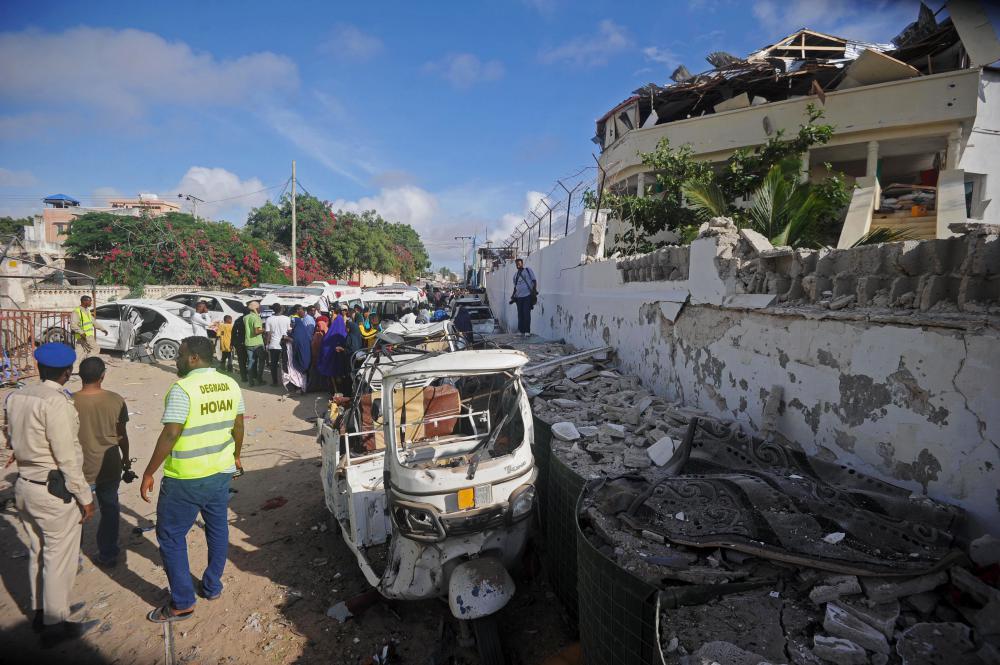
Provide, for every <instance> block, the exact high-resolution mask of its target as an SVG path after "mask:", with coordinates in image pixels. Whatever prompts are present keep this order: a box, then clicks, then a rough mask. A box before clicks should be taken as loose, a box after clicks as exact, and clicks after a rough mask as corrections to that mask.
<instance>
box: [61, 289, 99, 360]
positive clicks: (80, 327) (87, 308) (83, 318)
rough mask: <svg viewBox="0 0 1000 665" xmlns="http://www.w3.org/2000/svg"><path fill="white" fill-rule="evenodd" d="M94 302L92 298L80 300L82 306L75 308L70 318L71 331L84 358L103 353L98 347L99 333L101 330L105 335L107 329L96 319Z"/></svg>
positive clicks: (84, 297) (86, 297)
mask: <svg viewBox="0 0 1000 665" xmlns="http://www.w3.org/2000/svg"><path fill="white" fill-rule="evenodd" d="M93 306H94V301H93V300H92V299H91V297H90V296H83V297H82V298H80V306H79V307H74V308H73V311H72V313H70V317H69V329H70V330H71V331H72V333H73V340H74V342H75V344H76V346H77V348H78V349H79V351H80V355H82V356H83V357H84V358H89V357H90V356H96V355H99V354H100V353H101V349H100V347H98V346H97V331H98V330H100V331H101V332H102V333H104V334H105V335H107V334H108V331H107V329H106V328H105V327H104V326H102V325H101V324H100V323H98V322H97V320H96V319H95V318H94V312H93V310H92V309H91V307H93Z"/></svg>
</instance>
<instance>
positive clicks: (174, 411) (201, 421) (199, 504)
mask: <svg viewBox="0 0 1000 665" xmlns="http://www.w3.org/2000/svg"><path fill="white" fill-rule="evenodd" d="M214 355H215V349H214V347H213V345H212V340H210V339H209V338H207V337H188V338H186V339H185V340H184V341H183V342H181V348H180V352H179V353H178V354H177V374H178V375H179V376H180V377H181V378H180V379H179V380H178V381H177V382H176V383H174V385H173V386H171V387H170V390H169V392H167V396H166V400H165V402H166V404H165V407H164V412H163V418H162V422H163V431H162V432H160V438H159V439H157V441H156V447H155V449H154V450H153V456H152V457H151V458H150V460H149V465H148V466H147V467H146V471H145V472H143V474H142V484H141V485H140V487H139V493H140V494H141V495H142V499H143V501H146V502H147V503H148V502H149V493H150V492H151V491H152V489H153V474H154V473H156V470H157V469H159V468H160V465H161V464H163V483H162V485H161V486H160V496H159V499H158V500H157V504H156V539H157V541H158V542H159V543H160V556H161V557H162V558H163V567H164V568H165V569H166V571H167V581H168V583H169V584H170V602H169V603H167V604H166V605H164V606H162V607H157V608H156V609H154V610H152V611H151V612H150V613H149V614H148V615H146V616H147V618H148V619H149V620H150V621H153V622H155V623H167V622H173V621H181V620H183V619H187V618H190V617H191V615H192V614H194V604H195V589H194V585H193V584H192V582H191V571H190V566H189V564H188V556H187V533H188V531H190V530H191V527H192V526H193V525H194V521H195V518H196V517H197V516H198V513H201V516H202V518H204V520H205V537H206V539H207V540H208V566H207V567H206V568H205V572H204V573H203V574H202V576H201V583H200V585H199V587H200V588H199V589H198V595H200V596H201V597H202V598H206V599H208V600H215V599H216V598H218V597H219V596H220V595H222V571H223V569H224V568H225V566H226V555H227V552H228V549H229V522H228V520H227V519H226V511H227V507H228V504H229V481H230V479H231V478H232V475H233V474H234V473H236V472H240V473H242V471H243V467H242V465H241V464H240V450H241V449H242V447H243V412H244V410H245V409H244V405H243V394H242V393H241V392H240V387H239V384H238V383H237V382H236V380H235V379H232V378H230V377H229V376H227V375H225V374H222V373H221V372H218V371H216V369H215V368H214V367H213V360H214Z"/></svg>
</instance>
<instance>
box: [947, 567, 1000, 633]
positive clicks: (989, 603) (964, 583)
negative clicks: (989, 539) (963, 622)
mask: <svg viewBox="0 0 1000 665" xmlns="http://www.w3.org/2000/svg"><path fill="white" fill-rule="evenodd" d="M951 583H952V584H953V585H954V586H955V587H956V588H957V589H959V590H960V591H962V592H963V593H965V594H968V595H969V596H970V597H971V598H972V600H973V601H975V603H976V604H977V605H979V607H978V608H970V607H966V606H965V605H958V606H957V609H958V611H959V612H961V613H962V615H963V616H964V617H965V618H966V619H967V620H968V621H969V623H971V624H972V627H973V628H975V629H976V631H977V632H979V633H981V634H983V635H1000V589H995V588H993V587H991V586H990V585H988V584H986V583H985V582H983V581H982V580H980V579H979V578H977V577H976V576H975V575H973V574H972V573H970V572H969V571H967V570H965V569H964V568H959V567H957V566H956V567H954V568H952V569H951Z"/></svg>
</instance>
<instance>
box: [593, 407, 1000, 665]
mask: <svg viewBox="0 0 1000 665" xmlns="http://www.w3.org/2000/svg"><path fill="white" fill-rule="evenodd" d="M685 434H686V436H685V438H684V439H683V440H682V441H681V443H680V445H679V447H678V448H677V451H676V452H675V459H673V460H671V461H669V462H668V463H667V464H666V465H664V467H662V468H661V467H650V468H647V469H641V470H631V472H630V473H628V474H625V475H619V476H617V477H616V476H614V475H613V474H609V475H608V476H607V480H606V481H604V482H603V483H600V484H599V485H598V486H597V487H596V488H594V489H591V490H589V491H588V492H587V493H586V494H585V500H584V504H583V511H582V513H581V516H580V519H581V526H582V527H583V529H584V533H585V534H586V535H587V537H588V539H589V540H590V542H591V544H592V545H593V546H594V547H595V548H597V549H598V550H599V551H600V552H601V553H602V554H604V555H605V556H606V557H607V558H608V559H610V560H611V561H614V562H615V563H617V565H619V566H620V567H622V568H624V569H625V570H628V571H629V572H630V573H631V574H633V575H635V576H636V577H638V578H640V579H642V580H643V581H645V582H646V583H647V584H649V585H650V586H652V587H654V588H656V589H659V590H660V607H661V611H660V616H659V622H660V624H659V630H658V634H659V635H660V649H661V652H662V653H663V657H664V661H665V662H667V663H683V664H692V665H693V664H696V663H703V662H713V661H714V662H719V663H746V664H748V665H758V664H759V663H764V662H766V663H795V664H796V665H819V664H821V663H837V664H853V663H857V664H865V663H872V664H885V663H902V664H904V665H921V664H924V663H938V662H941V663H943V662H946V661H945V658H947V659H948V660H949V661H952V660H953V661H954V662H957V663H968V664H969V665H972V664H973V663H984V664H985V663H998V662H1000V590H998V589H997V588H996V584H997V580H998V578H1000V565H998V561H1000V542H998V541H997V540H995V539H992V538H989V537H985V536H984V537H983V538H981V539H979V540H977V541H974V542H973V543H972V544H971V545H969V546H967V547H966V548H964V549H965V551H964V552H963V551H960V550H959V549H958V548H957V545H958V544H957V543H956V542H954V541H953V539H952V536H951V533H952V530H953V529H954V527H955V526H956V524H957V522H956V520H957V519H959V518H960V514H959V513H958V511H957V510H955V509H954V508H951V507H946V506H942V505H938V504H935V503H934V502H932V501H929V500H927V499H925V498H923V497H913V496H910V495H909V492H908V491H905V490H901V489H900V488H895V487H893V486H891V485H887V484H885V483H881V482H880V481H878V480H875V479H873V478H867V477H864V476H862V475H861V474H857V473H854V472H851V471H846V472H845V471H844V470H843V469H838V468H837V467H836V465H831V464H828V463H824V462H821V461H819V460H813V459H811V458H808V457H807V456H805V455H804V454H802V453H800V452H798V451H794V450H791V449H789V448H787V447H785V446H782V445H779V444H775V443H773V442H765V441H763V440H761V439H755V438H751V437H747V436H745V435H743V434H742V433H740V432H738V431H736V430H735V429H734V430H731V431H727V428H725V427H724V426H723V427H719V425H718V424H716V423H710V424H706V423H697V422H696V423H693V424H692V425H690V427H689V429H688V431H687V432H686V433H685ZM824 505H825V508H824Z"/></svg>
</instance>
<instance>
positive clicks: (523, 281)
mask: <svg viewBox="0 0 1000 665" xmlns="http://www.w3.org/2000/svg"><path fill="white" fill-rule="evenodd" d="M514 265H515V266H517V272H516V273H514V293H513V295H511V297H510V301H511V304H516V305H517V331H518V332H519V333H521V337H528V336H530V335H531V309H532V308H533V307H534V306H535V299H536V298H537V294H538V280H537V279H535V273H534V271H533V270H532V269H531V268H526V267H525V266H524V259H518V260H517V261H515V262H514Z"/></svg>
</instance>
